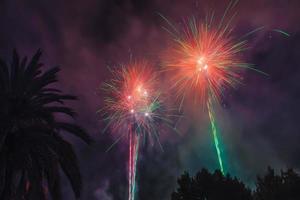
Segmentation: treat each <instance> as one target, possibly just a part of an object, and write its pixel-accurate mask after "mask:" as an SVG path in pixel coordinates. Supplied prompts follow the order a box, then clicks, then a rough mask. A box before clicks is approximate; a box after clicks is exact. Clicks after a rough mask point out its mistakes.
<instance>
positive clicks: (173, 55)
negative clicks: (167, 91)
mask: <svg viewBox="0 0 300 200" xmlns="http://www.w3.org/2000/svg"><path fill="white" fill-rule="evenodd" d="M237 2H238V1H237V0H236V1H231V2H230V3H229V5H228V7H227V9H226V10H225V13H224V15H223V17H222V18H221V19H220V22H219V23H215V22H214V15H213V14H212V15H211V16H207V17H206V19H205V20H203V21H198V20H197V19H196V18H191V19H190V20H188V21H187V22H185V23H183V25H181V26H179V27H178V28H177V27H176V26H175V25H173V24H172V23H171V22H170V21H169V20H168V19H166V18H165V17H163V16H162V17H163V18H164V19H165V20H166V22H167V23H168V25H169V27H170V28H169V29H168V28H165V29H166V30H167V31H168V32H169V33H170V34H171V35H172V36H173V42H172V43H171V46H170V47H169V48H168V51H167V52H166V54H165V56H164V59H163V60H164V63H163V65H164V67H165V70H166V71H168V72H171V73H172V76H171V81H172V84H173V88H175V89H176V93H177V96H178V97H181V104H180V106H179V107H180V108H181V105H182V102H183V100H184V99H185V97H186V95H187V94H192V95H193V96H194V97H196V98H194V99H195V100H200V102H201V103H202V105H203V106H206V108H207V111H208V114H209V119H210V122H211V128H212V135H213V138H214V143H215V148H216V152H217V156H218V162H219V165H220V170H221V171H222V173H225V171H224V166H223V159H222V150H221V146H220V141H219V138H218V134H217V128H216V123H215V121H216V120H215V117H214V112H213V102H220V100H221V97H222V96H223V91H224V90H225V89H227V88H233V87H235V86H236V85H237V84H238V83H240V82H241V79H242V76H241V72H242V69H245V68H249V69H254V68H252V66H251V65H250V64H248V63H245V62H243V61H242V59H241V54H240V53H241V52H243V51H244V50H245V49H246V47H247V45H246V44H247V41H246V40H243V38H245V36H247V35H250V34H252V33H254V32H256V31H258V30H260V29H262V28H258V29H256V30H254V31H252V32H249V33H247V34H246V35H244V36H243V37H242V38H241V39H238V40H236V39H235V38H234V37H233V36H232V30H233V28H232V27H231V22H232V20H233V18H234V16H235V15H232V16H229V19H228V20H226V19H227V13H228V12H229V10H231V9H232V8H233V7H234V6H235V5H236V3H237ZM225 21H226V22H225ZM254 70H255V69H254ZM256 71H257V70H256ZM180 108H179V109H180Z"/></svg>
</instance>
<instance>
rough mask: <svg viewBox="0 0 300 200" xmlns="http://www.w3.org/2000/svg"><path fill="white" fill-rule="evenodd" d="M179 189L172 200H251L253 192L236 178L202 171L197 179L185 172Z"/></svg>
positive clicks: (179, 180) (180, 179)
mask: <svg viewBox="0 0 300 200" xmlns="http://www.w3.org/2000/svg"><path fill="white" fill-rule="evenodd" d="M178 185H179V188H178V189H177V191H176V192H173V194H172V198H171V199H172V200H220V199H230V200H250V199H252V197H251V191H250V190H249V189H248V188H246V187H245V185H244V184H243V183H242V182H240V181H239V180H238V179H236V178H231V177H230V176H229V175H227V176H226V177H225V176H223V174H222V173H221V171H219V170H216V171H215V172H214V173H210V172H208V171H207V170H206V169H202V170H201V171H200V172H198V173H197V174H196V176H195V177H190V175H189V174H188V173H187V172H185V173H184V174H183V175H182V176H181V177H180V178H179V179H178Z"/></svg>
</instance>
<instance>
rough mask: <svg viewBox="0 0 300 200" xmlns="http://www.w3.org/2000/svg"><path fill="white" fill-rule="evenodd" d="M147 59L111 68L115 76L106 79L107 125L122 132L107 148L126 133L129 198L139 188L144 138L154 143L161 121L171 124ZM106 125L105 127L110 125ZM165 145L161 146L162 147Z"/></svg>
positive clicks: (157, 139) (104, 86)
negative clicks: (142, 141)
mask: <svg viewBox="0 0 300 200" xmlns="http://www.w3.org/2000/svg"><path fill="white" fill-rule="evenodd" d="M152 69H153V66H150V65H149V64H148V63H147V62H136V63H131V64H129V65H128V66H121V67H120V68H117V69H114V70H111V73H112V75H113V79H112V80H111V81H110V82H108V83H104V85H103V89H104V91H105V92H106V93H107V96H106V97H105V99H104V108H103V109H102V110H101V111H102V113H103V115H104V118H105V121H107V123H108V124H107V128H108V127H110V129H111V131H112V132H114V133H116V134H119V137H118V138H117V140H116V141H115V142H114V143H113V144H112V145H111V147H110V148H109V149H108V151H109V150H110V149H111V148H112V147H113V146H114V145H115V144H116V143H117V142H118V141H119V140H120V139H121V138H123V137H125V136H127V137H128V140H129V141H128V145H129V158H128V184H129V188H128V199H129V200H134V199H135V194H136V190H137V184H136V177H137V162H138V158H139V146H140V143H141V141H140V140H141V138H143V139H144V140H146V138H149V140H150V142H151V143H152V144H153V143H154V141H157V142H158V144H159V145H160V147H161V144H160V141H159V132H158V130H159V129H162V127H161V126H162V124H165V125H167V124H170V120H169V117H168V116H167V115H166V113H167V110H165V107H164V106H163V100H162V97H161V93H160V92H159V91H158V90H157V88H158V85H157V84H158V81H157V74H156V73H154V72H153V71H152ZM107 128H106V129H107ZM161 148H162V147H161Z"/></svg>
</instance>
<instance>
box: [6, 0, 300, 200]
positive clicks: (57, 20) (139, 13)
mask: <svg viewBox="0 0 300 200" xmlns="http://www.w3.org/2000/svg"><path fill="white" fill-rule="evenodd" d="M228 2H229V1H221V0H213V1H211V0H203V1H201V0H199V1H197V0H196V1H195V0H191V1H189V0H185V1H182V0H164V1H163V0H74V1H59V0H52V1H50V0H48V1H46V0H27V1H26V2H25V1H20V0H2V1H0V23H1V25H2V28H1V31H0V56H1V57H3V58H9V56H10V54H11V52H12V49H13V48H17V49H18V51H19V52H20V53H21V54H22V55H28V56H31V55H32V54H33V53H34V52H35V51H36V49H38V48H41V49H42V50H43V52H44V54H43V62H44V63H45V64H46V66H49V67H51V66H54V65H59V66H61V69H62V71H61V72H60V74H59V79H60V83H59V85H58V87H61V88H63V90H64V91H65V92H66V93H72V94H75V95H78V96H79V99H80V100H79V101H77V102H75V103H72V104H70V105H71V106H73V107H74V108H75V110H76V111H77V112H78V118H77V122H78V123H79V124H80V125H82V126H83V127H84V128H86V129H87V130H88V132H89V133H90V135H92V137H93V138H94V139H95V141H96V142H95V144H94V145H93V146H90V147H88V146H86V145H84V144H83V143H81V142H80V141H78V140H75V139H73V138H71V140H72V141H74V144H75V146H76V151H77V153H78V156H79V160H80V165H81V171H82V176H83V179H84V190H83V196H82V199H84V200H94V199H95V200H98V199H99V200H100V199H101V200H119V199H120V200H121V199H122V200H123V199H124V196H125V195H126V191H127V189H126V187H127V181H126V162H127V151H126V146H125V143H124V142H123V143H122V142H121V143H120V144H118V145H117V146H115V148H114V149H113V150H111V151H110V152H109V153H105V150H106V149H107V148H108V146H109V145H110V144H111V143H112V141H113V138H112V137H111V136H110V135H109V134H102V133H101V131H102V129H103V123H102V122H101V117H100V115H97V114H96V111H97V110H98V109H99V108H101V106H102V96H101V92H100V91H99V86H100V85H101V83H102V82H103V81H105V80H108V79H109V78H110V75H109V73H108V70H107V65H115V64H118V63H126V62H127V61H128V60H129V59H130V56H131V55H132V56H133V57H135V58H146V59H148V60H150V61H151V62H153V63H159V59H158V58H159V55H160V53H161V52H162V51H163V50H164V49H166V45H167V41H168V39H169V36H168V35H167V33H166V32H165V31H163V30H162V28H161V26H162V25H164V21H163V20H162V19H161V18H160V17H159V16H158V15H157V13H161V14H163V15H165V16H167V17H168V18H171V19H172V20H173V21H175V22H180V21H181V20H182V19H183V18H187V17H189V16H192V15H195V16H199V17H200V18H201V17H203V16H204V15H205V13H206V12H207V11H210V10H213V9H214V10H215V11H216V13H219V14H220V13H223V11H224V9H225V7H226V6H227V4H228ZM235 10H236V11H238V14H237V17H236V19H235V25H236V27H235V31H234V34H236V36H237V37H238V36H242V35H243V34H245V33H247V32H249V31H251V30H253V29H255V28H256V27H260V26H265V27H266V29H265V31H261V32H259V33H257V34H255V35H253V36H252V37H251V38H250V40H249V44H250V47H251V49H250V50H249V51H248V52H247V54H246V59H247V61H248V62H251V63H254V64H255V65H256V66H257V68H259V69H260V70H263V71H264V72H266V73H268V74H269V75H270V77H265V76H262V75H259V74H257V73H255V72H251V71H249V72H247V73H246V75H245V80H244V83H245V84H244V85H241V86H240V87H239V88H238V89H237V90H231V91H228V92H227V93H226V96H225V102H226V106H223V107H221V108H219V109H218V110H217V114H218V117H217V120H218V125H219V128H220V130H221V137H222V139H223V144H224V154H225V168H226V169H227V171H229V172H230V173H231V174H232V175H235V176H238V177H240V178H241V179H242V180H244V181H246V182H247V183H249V184H251V183H252V182H253V181H254V180H255V174H257V173H262V172H263V171H264V170H265V169H266V167H267V166H268V165H271V166H273V167H275V168H276V169H280V168H286V167H294V168H295V169H297V170H300V159H299V151H300V147H299V144H298V143H299V140H300V131H299V130H300V123H299V119H300V118H299V113H300V105H299V103H298V102H299V101H300V82H299V80H300V61H299V58H300V22H299V19H300V2H299V0H276V1H275V0H251V1H246V0H241V1H240V2H239V4H238V6H237V7H236V9H235ZM272 29H282V30H285V31H287V32H288V33H290V35H291V36H290V37H289V38H286V37H284V36H283V35H281V34H278V33H276V32H272V31H270V30H272ZM193 109H196V108H193ZM199 111H200V108H199ZM195 116H197V114H193V115H192V114H189V113H188V112H187V113H186V119H185V120H183V121H182V123H181V127H179V129H180V132H181V135H177V134H175V133H173V132H169V133H165V134H167V136H164V139H163V146H164V149H165V152H161V151H160V149H159V148H157V146H156V147H154V148H150V147H149V148H147V147H145V148H144V149H143V152H142V156H141V159H140V162H139V180H138V181H139V197H140V199H142V200H148V199H149V200H150V199H151V200H153V199H159V200H165V199H168V198H169V197H170V193H171V192H172V190H174V189H175V184H176V177H177V176H178V175H179V174H181V173H182V172H183V171H184V170H188V171H190V172H191V173H194V172H196V171H197V170H199V169H200V168H201V167H207V168H209V169H210V170H214V169H215V168H217V167H218V163H217V159H216V154H215V150H214V147H213V143H212V138H211V135H210V133H209V123H208V121H207V118H206V117H202V120H201V122H199V120H197V119H195ZM166 138H168V140H167V139H166ZM66 185H67V184H66ZM64 192H65V196H66V199H71V196H72V193H71V191H70V188H69V187H68V186H66V187H65V190H64Z"/></svg>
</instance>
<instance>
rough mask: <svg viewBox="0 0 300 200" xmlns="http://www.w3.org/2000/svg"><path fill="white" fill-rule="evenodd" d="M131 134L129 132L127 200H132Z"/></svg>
mask: <svg viewBox="0 0 300 200" xmlns="http://www.w3.org/2000/svg"><path fill="white" fill-rule="evenodd" d="M131 183H132V132H131V131H129V161H128V200H131V199H132V187H131V186H132V184H131Z"/></svg>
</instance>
